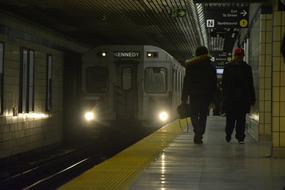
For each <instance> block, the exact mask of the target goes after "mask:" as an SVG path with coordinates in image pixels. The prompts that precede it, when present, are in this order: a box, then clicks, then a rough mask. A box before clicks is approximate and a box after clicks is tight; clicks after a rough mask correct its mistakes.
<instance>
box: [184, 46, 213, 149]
mask: <svg viewBox="0 0 285 190" xmlns="http://www.w3.org/2000/svg"><path fill="white" fill-rule="evenodd" d="M210 59H211V57H210V56H209V55H208V49H207V48H206V47H204V46H201V47H198V48H197V49H196V57H195V58H193V59H191V60H187V61H186V75H185V77H184V83H183V91H182V97H181V101H182V104H186V102H187V101H188V98H189V99H190V110H191V113H190V117H191V121H192V125H193V128H194V143H195V144H202V143H203V141H202V139H203V134H204V132H205V129H206V121H207V115H208V113H209V105H210V103H211V101H213V99H214V95H215V92H216V88H217V76H216V69H215V67H214V66H213V65H212V64H211V63H212V62H211V60H210Z"/></svg>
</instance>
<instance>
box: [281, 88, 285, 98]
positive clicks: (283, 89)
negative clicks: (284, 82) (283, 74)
mask: <svg viewBox="0 0 285 190" xmlns="http://www.w3.org/2000/svg"><path fill="white" fill-rule="evenodd" d="M280 101H283V102H285V86H283V87H280Z"/></svg>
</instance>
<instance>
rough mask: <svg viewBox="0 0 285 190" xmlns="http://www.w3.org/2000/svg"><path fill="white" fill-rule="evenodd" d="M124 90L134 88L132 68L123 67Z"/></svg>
mask: <svg viewBox="0 0 285 190" xmlns="http://www.w3.org/2000/svg"><path fill="white" fill-rule="evenodd" d="M121 81H122V88H123V90H129V89H131V88H132V68H131V67H123V68H122V79H121Z"/></svg>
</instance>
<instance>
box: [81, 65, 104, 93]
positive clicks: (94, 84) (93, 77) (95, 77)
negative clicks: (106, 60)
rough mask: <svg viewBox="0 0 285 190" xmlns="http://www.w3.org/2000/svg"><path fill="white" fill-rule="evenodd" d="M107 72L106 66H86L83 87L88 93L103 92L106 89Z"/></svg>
mask: <svg viewBox="0 0 285 190" xmlns="http://www.w3.org/2000/svg"><path fill="white" fill-rule="evenodd" d="M108 78H109V72H108V69H107V68H106V67H100V66H92V67H87V68H86V78H85V87H86V91H87V92H88V93H104V92H107V89H108Z"/></svg>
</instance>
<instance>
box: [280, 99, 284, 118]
mask: <svg viewBox="0 0 285 190" xmlns="http://www.w3.org/2000/svg"><path fill="white" fill-rule="evenodd" d="M280 116H284V117H285V102H280Z"/></svg>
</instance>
